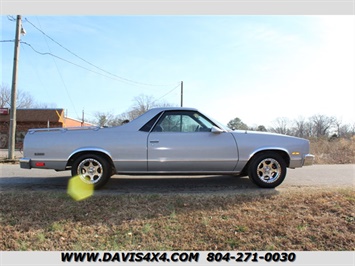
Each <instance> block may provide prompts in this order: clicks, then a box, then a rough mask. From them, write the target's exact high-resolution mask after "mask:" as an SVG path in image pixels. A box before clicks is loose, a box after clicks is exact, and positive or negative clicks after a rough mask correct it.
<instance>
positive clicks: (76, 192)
mask: <svg viewBox="0 0 355 266" xmlns="http://www.w3.org/2000/svg"><path fill="white" fill-rule="evenodd" d="M67 192H68V194H69V195H70V196H71V197H72V198H73V199H74V200H76V201H79V200H83V199H86V198H88V197H90V196H92V195H93V194H94V185H93V184H87V183H84V182H83V181H82V180H81V179H80V177H79V176H74V177H72V178H70V180H69V183H68V190H67Z"/></svg>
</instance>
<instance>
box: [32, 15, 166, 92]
mask: <svg viewBox="0 0 355 266" xmlns="http://www.w3.org/2000/svg"><path fill="white" fill-rule="evenodd" d="M25 20H26V22H28V23H29V24H31V25H32V26H33V27H34V28H35V29H37V30H38V31H39V32H41V33H42V34H43V35H44V36H46V37H47V38H48V39H50V40H51V41H52V42H54V43H56V44H57V45H59V46H60V47H61V48H63V49H64V50H66V51H67V52H69V53H70V54H72V55H73V56H75V57H77V58H79V59H80V60H82V61H83V62H85V63H87V64H89V65H90V66H92V67H94V68H96V69H98V70H100V71H102V72H104V73H106V74H108V75H110V76H114V77H116V78H117V79H119V80H122V81H125V82H129V83H133V84H137V85H144V86H154V87H157V86H169V85H167V84H165V85H163V84H149V83H143V82H138V81H134V80H131V79H127V78H124V77H121V76H118V75H116V74H113V73H111V72H109V71H107V70H105V69H103V68H101V67H98V66H96V65H94V64H93V63H90V62H89V61H87V60H85V59H84V58H82V57H81V56H79V55H77V54H76V53H74V52H72V51H71V50H69V49H68V48H66V47H64V46H63V45H62V44H60V43H59V42H57V41H56V40H54V39H53V38H52V37H50V36H49V35H48V34H46V33H45V32H44V31H42V30H41V29H39V28H38V27H37V26H36V25H34V24H33V23H32V22H31V21H29V20H28V19H27V18H25ZM77 66H78V65H77ZM81 68H84V67H81ZM84 69H86V68H84ZM86 70H88V69H86ZM89 71H91V72H94V73H97V72H95V71H92V70H89ZM103 76H105V75H103ZM106 77H107V76H106Z"/></svg>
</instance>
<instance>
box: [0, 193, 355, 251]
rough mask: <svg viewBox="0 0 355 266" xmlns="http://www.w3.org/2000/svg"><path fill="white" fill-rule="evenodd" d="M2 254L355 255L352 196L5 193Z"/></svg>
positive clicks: (1, 207) (0, 203) (354, 195)
mask: <svg viewBox="0 0 355 266" xmlns="http://www.w3.org/2000/svg"><path fill="white" fill-rule="evenodd" d="M0 195H1V198H0V214H1V216H0V231H1V237H2V240H3V241H1V242H0V250H313V251H315V250H353V249H354V246H355V233H354V232H355V214H354V202H355V192H354V190H352V189H335V188H334V189H329V188H327V189H309V188H307V189H287V190H282V189H279V190H250V191H248V192H245V193H244V194H235V195H233V194H230V195H204V194H191V195H178V194H170V195H169V194H168V195H166V194H164V195H160V194H153V195H146V194H144V195H138V194H135V195H94V196H93V197H91V198H89V199H87V200H83V201H79V202H76V201H73V200H72V199H71V198H69V197H68V196H66V195H65V194H64V193H60V192H57V193H53V192H26V193H21V192H11V191H8V192H2V193H1V194H0Z"/></svg>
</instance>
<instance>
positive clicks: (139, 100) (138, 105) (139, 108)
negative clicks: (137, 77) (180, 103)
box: [121, 94, 171, 120]
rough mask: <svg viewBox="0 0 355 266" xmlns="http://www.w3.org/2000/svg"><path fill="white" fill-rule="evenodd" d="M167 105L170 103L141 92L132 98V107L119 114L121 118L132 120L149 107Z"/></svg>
mask: <svg viewBox="0 0 355 266" xmlns="http://www.w3.org/2000/svg"><path fill="white" fill-rule="evenodd" d="M168 106H171V104H170V103H167V102H161V101H157V100H155V99H154V97H153V96H148V95H145V94H141V95H139V96H136V97H134V98H133V105H132V107H131V108H130V110H129V111H127V112H126V113H123V114H121V119H123V120H125V119H127V120H133V119H135V118H137V117H138V116H140V115H142V114H144V113H145V112H147V111H148V110H149V109H151V108H154V107H168Z"/></svg>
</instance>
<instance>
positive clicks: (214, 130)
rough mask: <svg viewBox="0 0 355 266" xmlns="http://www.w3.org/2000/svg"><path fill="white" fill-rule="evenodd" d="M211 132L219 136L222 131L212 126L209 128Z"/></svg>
mask: <svg viewBox="0 0 355 266" xmlns="http://www.w3.org/2000/svg"><path fill="white" fill-rule="evenodd" d="M211 132H212V133H214V134H220V133H223V132H224V130H222V129H220V128H219V127H216V126H213V127H212V128H211Z"/></svg>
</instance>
